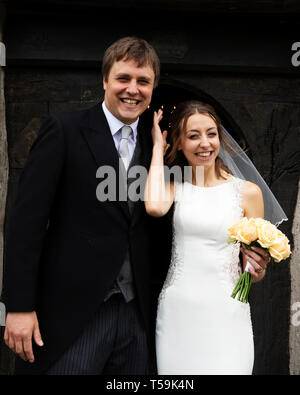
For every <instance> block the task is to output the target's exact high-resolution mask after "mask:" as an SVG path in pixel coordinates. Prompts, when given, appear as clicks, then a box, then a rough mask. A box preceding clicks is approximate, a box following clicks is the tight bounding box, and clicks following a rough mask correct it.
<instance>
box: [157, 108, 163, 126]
mask: <svg viewBox="0 0 300 395" xmlns="http://www.w3.org/2000/svg"><path fill="white" fill-rule="evenodd" d="M162 118H163V112H162V110H161V109H159V110H158V115H157V122H158V123H159V122H160V121H161V120H162Z"/></svg>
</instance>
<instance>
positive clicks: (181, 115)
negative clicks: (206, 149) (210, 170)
mask: <svg viewBox="0 0 300 395" xmlns="http://www.w3.org/2000/svg"><path fill="white" fill-rule="evenodd" d="M194 114H205V115H208V116H209V117H211V118H212V119H213V120H214V121H215V123H216V126H217V129H218V134H219V140H220V146H224V141H225V140H226V136H225V135H224V133H223V131H222V125H221V120H220V118H219V117H218V115H217V113H216V111H215V109H214V108H213V107H212V106H211V105H209V104H207V103H203V102H200V101H196V100H191V101H185V102H182V103H180V104H179V105H177V106H176V109H175V110H174V112H173V113H172V115H171V117H170V132H169V135H170V146H171V149H170V152H169V153H168V155H167V156H166V163H167V165H168V166H169V167H172V166H180V167H181V168H182V170H183V168H184V166H188V165H189V164H188V161H187V159H186V158H185V156H184V154H183V152H182V150H180V151H178V146H179V144H180V142H181V134H182V132H184V131H185V129H186V125H187V121H188V119H189V117H190V116H191V115H194ZM229 145H230V144H229ZM215 169H216V175H217V177H218V178H224V177H223V176H222V174H221V170H224V171H226V172H227V173H230V174H232V173H231V171H230V170H229V169H228V168H227V167H226V166H225V165H224V163H223V161H222V159H221V158H220V157H219V156H218V157H217V159H216V163H215Z"/></svg>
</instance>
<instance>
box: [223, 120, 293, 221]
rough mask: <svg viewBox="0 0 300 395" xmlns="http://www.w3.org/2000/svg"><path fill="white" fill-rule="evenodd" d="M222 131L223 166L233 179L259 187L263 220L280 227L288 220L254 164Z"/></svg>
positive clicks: (224, 130)
mask: <svg viewBox="0 0 300 395" xmlns="http://www.w3.org/2000/svg"><path fill="white" fill-rule="evenodd" d="M222 130H223V133H224V136H225V137H224V139H223V141H222V144H221V147H220V152H219V157H220V158H221V159H222V161H223V163H224V165H225V166H226V167H228V169H229V170H230V171H231V172H232V174H233V175H234V176H235V177H238V178H241V179H242V180H246V181H251V182H253V183H254V184H256V185H258V186H259V187H260V189H261V191H262V194H263V199H264V218H265V219H266V220H268V221H270V222H271V223H272V224H274V225H276V226H278V225H280V224H281V223H282V222H283V221H287V220H288V218H287V216H286V214H285V212H284V211H283V209H282V208H281V206H280V204H279V203H278V201H277V199H276V198H275V196H274V195H273V193H272V191H271V190H270V188H269V187H268V185H267V184H266V182H265V181H264V179H263V178H262V176H261V175H260V174H259V172H258V171H257V170H256V167H255V166H254V164H253V163H252V162H251V160H250V159H249V158H248V156H247V155H246V153H245V152H244V151H243V149H242V148H241V147H240V146H239V144H238V143H237V142H236V141H235V140H234V138H233V137H232V136H231V135H230V134H229V133H228V132H227V130H226V129H225V128H224V127H223V126H222Z"/></svg>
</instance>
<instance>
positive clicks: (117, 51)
mask: <svg viewBox="0 0 300 395" xmlns="http://www.w3.org/2000/svg"><path fill="white" fill-rule="evenodd" d="M120 60H124V61H127V60H134V61H135V62H136V63H137V64H138V67H142V66H144V65H149V66H151V67H152V68H153V71H154V75H155V78H154V87H156V86H157V85H158V81H159V77H160V62H159V58H158V56H157V53H156V52H155V49H154V48H153V47H152V46H151V45H150V44H149V43H148V42H147V41H145V40H143V39H141V38H137V37H124V38H121V39H120V40H118V41H116V42H114V43H113V44H112V45H111V46H110V47H108V48H107V50H106V51H105V53H104V56H103V60H102V76H103V78H104V80H105V81H107V80H108V76H109V73H110V70H111V68H112V65H113V64H114V63H115V62H119V61H120Z"/></svg>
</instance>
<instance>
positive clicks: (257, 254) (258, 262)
mask: <svg viewBox="0 0 300 395" xmlns="http://www.w3.org/2000/svg"><path fill="white" fill-rule="evenodd" d="M241 251H242V253H243V262H244V267H245V265H246V262H247V261H248V262H249V263H251V265H252V266H253V268H254V271H253V270H251V269H249V273H250V274H251V275H252V278H253V282H258V281H260V280H262V279H263V278H264V276H265V273H266V268H267V264H268V263H269V262H270V260H271V257H270V255H269V254H268V252H266V251H265V250H264V249H263V248H260V247H251V250H248V249H247V248H241Z"/></svg>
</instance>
